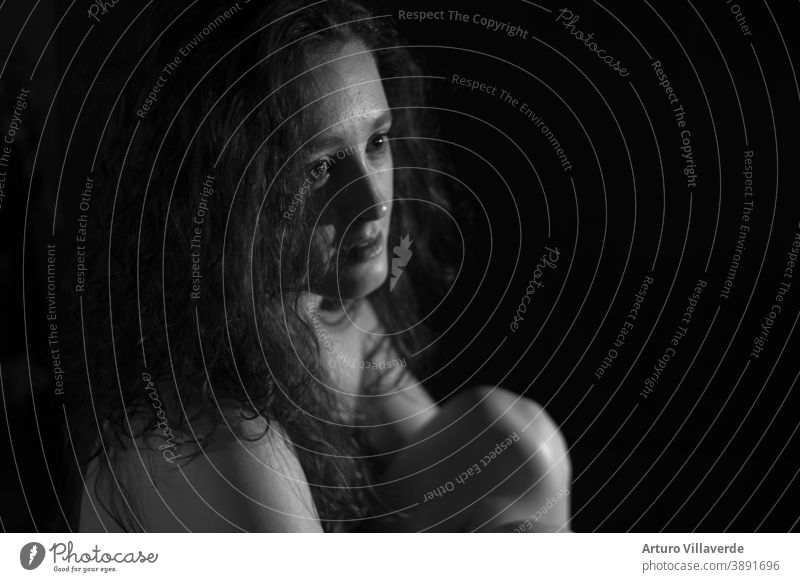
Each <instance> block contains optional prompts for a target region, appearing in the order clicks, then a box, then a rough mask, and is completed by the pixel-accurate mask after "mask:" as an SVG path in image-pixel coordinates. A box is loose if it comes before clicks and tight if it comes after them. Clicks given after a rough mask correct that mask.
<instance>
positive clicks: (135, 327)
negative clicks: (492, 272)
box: [67, 0, 452, 531]
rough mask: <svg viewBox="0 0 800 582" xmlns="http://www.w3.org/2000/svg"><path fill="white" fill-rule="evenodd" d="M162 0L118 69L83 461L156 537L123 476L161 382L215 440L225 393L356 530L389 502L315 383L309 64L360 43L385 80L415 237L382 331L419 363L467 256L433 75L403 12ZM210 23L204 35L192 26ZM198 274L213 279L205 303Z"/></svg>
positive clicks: (100, 215)
mask: <svg viewBox="0 0 800 582" xmlns="http://www.w3.org/2000/svg"><path fill="white" fill-rule="evenodd" d="M167 4H170V6H169V7H168V8H166V9H164V10H162V11H159V12H158V13H157V14H151V15H149V17H148V18H147V19H146V21H145V22H143V23H142V24H141V25H139V26H138V28H137V29H136V30H134V31H132V34H133V35H134V36H136V37H137V39H138V40H139V41H141V46H140V47H139V52H134V53H132V54H134V55H136V56H135V57H134V58H133V59H132V60H131V59H125V60H123V66H122V67H118V68H116V69H114V70H113V72H104V77H105V79H106V81H107V82H108V83H110V84H112V85H113V86H114V90H115V91H116V92H117V93H118V94H119V95H120V98H119V101H118V103H117V106H116V107H115V109H114V111H113V112H112V117H111V120H110V123H109V127H108V131H107V132H106V133H105V136H104V142H103V144H102V149H101V150H100V151H101V157H100V159H99V160H98V167H97V170H96V174H95V180H96V181H95V191H94V194H93V202H92V209H91V217H90V220H91V224H90V227H89V228H88V229H87V232H88V233H89V240H88V241H87V243H86V248H87V256H86V259H85V264H86V265H87V266H88V270H87V279H86V285H85V289H86V293H85V294H84V295H83V298H82V311H81V321H80V323H79V324H77V325H76V329H77V330H78V331H79V332H80V333H81V335H82V336H83V337H82V338H77V337H76V338H75V339H76V341H74V342H72V345H73V349H75V350H76V351H77V350H83V349H85V354H86V360H87V361H88V370H87V369H86V368H84V367H83V362H84V352H82V351H81V352H80V354H78V353H76V354H75V357H73V358H70V359H71V360H73V361H75V362H79V363H80V365H79V366H77V367H76V368H75V370H73V374H72V380H71V381H72V383H73V384H74V386H72V388H71V389H70V390H68V391H67V394H68V395H69V396H70V397H71V398H72V401H71V403H70V409H69V411H70V412H69V416H70V422H69V427H68V428H69V430H70V436H71V439H72V442H74V443H75V446H76V449H77V451H78V455H79V465H80V468H81V470H82V471H85V470H86V467H87V466H89V464H90V463H91V462H92V461H94V462H96V463H97V464H98V467H99V473H98V478H97V481H96V488H97V489H96V493H97V497H98V499H103V500H106V501H107V504H106V502H104V505H106V509H107V510H108V511H109V513H110V514H111V515H112V516H114V519H115V520H116V521H117V522H118V524H119V525H120V526H121V527H123V528H124V529H127V530H136V529H141V526H140V525H139V522H138V519H136V516H135V515H134V514H133V513H132V511H131V509H130V507H131V505H130V504H129V500H128V498H129V495H128V493H126V492H125V491H124V489H123V488H119V487H118V484H116V483H113V484H112V483H111V479H110V478H109V474H110V468H113V466H114V463H115V462H118V453H119V452H120V451H123V450H124V449H125V448H126V447H130V446H131V443H132V442H133V441H132V439H137V438H139V437H142V436H146V435H147V433H148V432H153V431H154V429H153V426H154V424H157V423H158V418H157V416H156V411H155V409H154V407H153V406H152V405H151V400H150V399H149V398H148V391H147V390H145V389H143V382H142V377H143V374H146V377H147V378H149V379H152V383H153V384H154V386H156V387H157V390H158V396H159V398H160V402H161V406H162V409H163V411H164V413H163V414H165V415H166V417H167V418H169V420H170V425H171V426H172V427H173V429H174V430H175V431H176V432H180V433H181V434H188V435H192V437H193V438H194V439H195V440H196V441H197V442H198V443H199V444H200V445H201V446H202V443H203V442H205V441H207V439H208V438H209V437H210V436H211V433H213V431H214V430H215V428H216V427H218V426H219V425H220V424H222V423H223V422H224V418H223V416H222V413H221V406H222V404H223V403H225V404H230V405H232V406H234V407H235V408H236V409H237V410H243V411H246V413H245V414H247V415H252V416H253V417H257V416H262V417H264V418H265V419H266V420H267V423H268V426H269V424H270V423H277V424H278V425H279V426H280V427H281V428H282V429H283V430H284V431H285V433H286V435H288V437H289V439H290V440H291V442H292V444H293V445H294V447H295V449H296V452H297V455H298V459H299V461H300V463H301V466H302V467H303V469H304V471H305V473H306V475H307V477H308V480H309V485H310V489H311V493H312V496H313V499H314V502H315V505H316V508H317V512H318V514H319V516H320V519H321V522H322V525H323V528H324V529H325V530H326V531H341V530H350V529H354V528H355V527H356V526H357V525H358V524H359V523H361V522H363V520H364V519H367V518H368V517H370V515H371V514H374V513H375V507H376V500H375V499H374V498H373V496H372V494H371V493H370V473H371V471H372V470H373V466H372V464H371V462H370V461H369V459H370V458H371V457H370V455H369V454H365V452H367V453H368V452H369V450H368V449H367V448H365V447H366V445H365V443H364V442H362V441H363V439H361V438H360V437H359V432H358V431H357V430H354V429H353V428H349V427H346V426H341V425H340V424H339V423H337V422H336V421H335V418H336V417H335V413H336V407H337V403H336V402H335V401H334V399H333V397H332V396H331V395H330V394H331V391H328V390H324V389H320V388H321V382H322V381H323V379H325V378H326V377H327V376H326V374H327V373H326V367H325V366H324V365H322V364H321V358H320V354H321V352H320V346H319V342H318V340H317V338H316V335H315V334H314V331H313V329H312V328H311V326H310V324H309V322H308V318H307V316H306V315H304V312H303V309H302V307H301V306H300V305H299V304H298V301H297V297H298V295H297V293H298V292H300V291H302V290H304V289H307V288H308V286H309V284H310V282H313V281H314V280H315V279H316V278H318V277H324V276H325V270H326V268H327V266H326V265H322V264H311V265H309V264H308V252H307V250H308V244H309V241H310V240H312V234H313V218H314V216H313V208H312V207H311V206H308V207H306V206H303V205H301V207H300V210H299V214H298V215H297V218H295V219H294V220H293V221H292V222H291V224H290V225H288V226H287V223H286V219H285V218H284V213H285V212H287V210H288V208H289V207H290V205H291V203H292V199H293V197H294V195H295V193H296V192H297V188H298V183H299V178H298V176H301V175H302V172H303V166H302V163H303V160H302V159H301V156H299V155H297V152H298V150H299V148H300V145H301V144H302V143H303V141H304V140H306V139H308V137H309V135H308V131H307V123H308V120H307V119H306V115H305V112H306V110H305V105H306V104H307V103H308V101H309V99H307V97H308V94H309V91H308V76H307V70H306V65H305V63H306V56H307V55H308V54H309V51H311V50H315V49H317V48H319V47H322V46H325V45H328V44H329V43H341V42H347V41H358V42H360V43H362V44H363V45H364V46H365V47H366V48H367V49H368V50H370V51H371V52H372V54H373V55H374V58H375V60H376V63H377V65H378V70H379V72H380V75H381V78H382V79H383V83H384V89H385V91H386V94H387V98H388V102H389V106H390V108H391V109H392V113H393V128H392V132H391V143H392V153H393V158H394V165H395V170H394V191H395V198H396V202H395V205H394V211H393V214H392V224H391V228H392V230H393V232H413V233H415V239H414V248H415V255H414V261H412V262H411V263H410V264H409V266H408V268H407V270H406V272H405V274H404V277H403V279H401V281H400V284H398V286H397V288H396V289H394V291H393V292H392V294H391V305H390V303H389V300H390V295H389V290H388V285H384V286H382V287H381V288H380V289H379V290H377V291H375V292H374V293H373V294H371V295H370V298H369V299H370V301H371V302H372V303H373V305H374V306H375V310H376V312H377V314H378V317H379V319H380V321H381V323H382V325H383V327H384V328H385V329H386V331H387V332H388V333H387V335H386V338H387V339H386V340H385V341H387V342H391V343H392V344H393V347H394V349H395V350H396V351H397V353H398V354H399V356H401V357H406V358H408V360H409V365H410V368H411V369H412V371H415V372H417V373H418V374H420V373H423V370H422V368H421V367H422V366H424V365H426V363H425V362H424V361H423V360H422V359H421V358H420V357H412V356H414V355H416V354H417V352H418V351H420V348H421V347H422V346H423V345H424V342H426V341H427V339H426V337H425V334H424V333H423V332H422V331H421V330H422V329H424V327H423V326H415V325H413V324H414V323H416V322H417V321H418V319H419V314H420V313H423V312H425V311H426V310H427V309H429V308H430V307H432V305H433V304H434V302H435V301H437V298H438V297H441V296H442V291H443V289H445V286H446V285H447V284H448V280H449V278H450V276H451V270H449V269H448V268H447V267H446V261H445V257H448V256H451V255H450V254H451V252H452V249H449V248H447V244H446V243H447V241H448V240H450V239H448V237H447V236H446V235H445V233H446V232H448V231H449V230H450V228H451V224H450V223H449V221H448V220H449V219H448V218H447V209H448V208H450V206H449V205H448V202H447V200H446V197H445V195H444V192H443V188H442V184H441V178H440V174H439V173H438V172H436V171H427V170H426V169H427V168H438V167H440V165H441V161H440V160H438V159H437V158H436V157H435V155H434V149H433V147H432V143H433V140H432V139H430V138H431V137H432V132H433V128H434V127H435V125H434V124H433V123H432V122H431V120H430V118H429V117H428V111H427V110H426V105H425V99H424V96H425V93H426V88H425V85H426V81H425V78H424V77H423V76H422V74H421V69H420V67H419V65H418V64H417V58H416V56H414V58H412V54H411V51H410V50H409V49H408V48H405V47H404V46H403V44H402V42H401V40H400V38H399V37H398V34H397V32H396V29H395V26H394V22H393V20H392V18H391V17H390V16H381V15H376V14H375V13H374V12H373V11H372V10H371V9H370V8H368V7H367V6H366V5H365V3H363V2H359V1H357V0H328V1H326V2H313V3H309V2H308V1H307V0H306V1H303V2H301V1H298V0H285V1H280V2H275V3H261V2H257V1H255V0H254V1H252V2H250V3H249V4H247V5H241V6H240V9H239V10H240V11H239V12H238V13H236V14H232V15H231V16H230V17H224V18H221V16H224V11H225V7H220V3H219V2H217V1H210V0H199V1H197V2H189V1H188V0H187V1H186V2H171V3H167ZM264 4H267V5H266V6H264ZM189 6H190V7H189ZM187 7H188V9H187ZM228 8H230V7H228ZM213 23H216V24H213ZM198 31H201V32H203V33H204V34H203V35H202V37H200V36H193V35H196V34H197V33H198ZM205 33H207V34H205ZM187 47H191V50H187ZM182 48H183V49H184V52H186V53H188V54H187V56H186V57H185V58H183V59H182V62H181V63H180V64H179V66H177V67H174V70H172V71H171V72H170V73H169V77H168V79H167V78H166V77H164V78H165V79H167V85H166V89H165V90H164V93H163V96H159V98H158V100H157V101H156V102H154V104H153V106H152V108H151V109H149V110H147V111H143V110H142V109H141V108H142V104H143V103H145V102H146V100H147V97H148V94H149V92H150V91H152V88H153V85H154V83H155V80H156V79H157V78H158V76H159V75H166V73H165V72H164V71H163V68H164V67H165V65H166V64H167V63H169V62H172V61H173V59H174V57H175V56H177V55H179V54H182V53H180V52H179V51H180V50H181V49H182ZM140 55H144V57H143V59H142V60H141V62H139V63H138V64H137V63H136V60H137V59H138V58H139V56H140ZM200 64H201V65H200ZM126 67H127V68H126ZM137 111H138V112H139V114H138V115H137ZM209 175H212V176H213V193H211V191H210V190H209V195H208V196H206V197H205V198H203V200H204V201H205V202H206V205H205V206H206V207H205V208H204V209H203V211H204V216H203V225H202V242H201V244H202V252H201V253H199V257H198V256H197V255H196V256H194V257H193V256H192V252H191V249H190V244H189V241H190V240H191V239H192V236H193V235H195V234H196V232H195V230H194V229H195V226H196V224H195V222H193V221H194V219H195V218H196V217H197V213H198V208H199V201H200V199H201V193H202V191H203V183H204V182H205V181H206V180H207V176H209ZM209 183H210V182H209ZM404 198H405V199H417V200H424V201H427V202H430V203H424V204H419V203H409V202H408V201H407V200H404ZM443 210H444V212H443ZM419 225H424V228H420V226H419ZM433 236H435V237H437V241H436V244H435V245H433V244H431V241H430V238H431V237H433ZM193 264H194V268H195V269H196V271H193V270H192V269H193ZM193 272H199V273H201V274H202V279H201V281H202V282H201V288H202V292H201V293H196V294H195V296H194V297H195V298H194V299H192V297H193V296H192V292H193V287H192V285H193V280H192V276H191V274H192V273H193ZM195 282H196V281H195ZM75 313H76V314H77V313H78V310H77V308H76V310H75ZM76 317H77V316H76ZM409 329H410V331H403V330H409ZM84 346H85V348H84ZM87 371H88V374H89V378H88V380H90V381H88V382H87V378H86V374H87ZM95 419H96V421H95ZM131 419H136V422H131ZM209 421H210V422H209ZM209 426H210V427H211V428H210V429H204V428H203V427H209ZM268 430H269V429H268ZM100 488H102V489H103V492H102V493H101V492H100Z"/></svg>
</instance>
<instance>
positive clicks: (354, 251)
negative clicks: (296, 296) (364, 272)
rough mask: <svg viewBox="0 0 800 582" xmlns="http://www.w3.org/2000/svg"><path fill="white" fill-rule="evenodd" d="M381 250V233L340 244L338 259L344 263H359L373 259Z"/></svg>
mask: <svg viewBox="0 0 800 582" xmlns="http://www.w3.org/2000/svg"><path fill="white" fill-rule="evenodd" d="M382 250H383V233H382V232H381V231H378V232H377V233H375V234H374V235H371V236H364V237H359V238H358V239H356V240H354V241H348V242H346V243H343V244H342V247H341V251H340V253H339V254H340V257H342V260H343V262H345V263H361V262H364V261H368V260H370V259H373V258H375V257H376V256H377V255H378V254H380V252H381V251H382Z"/></svg>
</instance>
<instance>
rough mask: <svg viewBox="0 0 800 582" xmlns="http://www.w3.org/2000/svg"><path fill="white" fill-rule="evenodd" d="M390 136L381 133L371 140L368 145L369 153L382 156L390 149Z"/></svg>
mask: <svg viewBox="0 0 800 582" xmlns="http://www.w3.org/2000/svg"><path fill="white" fill-rule="evenodd" d="M389 141H390V138H389V134H388V133H379V134H378V135H376V136H374V137H373V138H372V139H370V140H369V142H368V143H367V153H368V154H372V155H380V154H382V153H384V152H385V151H386V150H388V149H389Z"/></svg>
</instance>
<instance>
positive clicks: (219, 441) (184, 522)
mask: <svg viewBox="0 0 800 582" xmlns="http://www.w3.org/2000/svg"><path fill="white" fill-rule="evenodd" d="M248 422H254V421H248ZM262 422H263V421H262ZM223 431H227V428H226V427H220V428H219V430H218V432H219V433H221V432H223ZM124 457H125V458H124V459H123V463H122V464H123V465H124V471H122V472H121V473H120V475H118V478H119V479H120V481H121V482H123V483H124V485H125V487H126V489H127V492H128V497H129V498H130V499H131V500H132V501H133V504H134V512H135V514H136V517H137V519H138V521H139V522H140V523H141V525H142V527H143V528H144V529H145V530H146V531H159V532H166V531H187V530H188V531H196V532H235V531H259V532H287V531H306V532H318V531H322V528H321V525H320V522H319V518H318V516H317V513H316V510H315V507H314V502H313V499H312V497H311V491H310V488H309V486H308V483H307V481H306V477H305V473H304V472H303V469H302V467H301V466H300V462H299V460H298V459H297V456H296V455H295V453H294V451H293V450H292V446H291V444H290V443H289V441H288V440H287V439H286V438H285V437H284V435H283V433H282V432H280V431H279V430H276V427H274V426H273V427H271V428H270V430H269V431H267V433H266V434H265V435H264V436H263V437H261V438H259V439H257V440H254V441H248V440H244V439H238V438H233V437H232V436H230V437H226V438H221V437H215V438H214V439H212V440H211V442H210V443H209V444H208V445H206V446H204V447H203V448H202V449H201V450H199V451H197V454H196V456H195V457H194V458H191V459H189V458H182V459H179V460H176V461H175V462H172V463H171V462H169V461H167V460H165V459H164V458H163V457H162V455H161V454H160V452H159V451H158V449H155V450H150V449H149V448H140V449H138V450H129V451H126V452H125V454H124ZM89 490H90V492H91V493H92V494H93V493H94V491H93V489H92V488H91V487H90V488H89ZM94 506H95V507H96V508H97V509H98V510H99V505H98V504H97V503H95V504H94ZM84 508H85V509H86V504H84ZM89 510H90V511H91V508H89ZM83 521H84V520H83V517H82V519H81V522H82V523H81V525H82V528H81V529H83ZM101 521H102V522H103V523H105V519H101Z"/></svg>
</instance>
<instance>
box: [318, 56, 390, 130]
mask: <svg viewBox="0 0 800 582" xmlns="http://www.w3.org/2000/svg"><path fill="white" fill-rule="evenodd" d="M307 64H308V67H309V69H310V72H309V77H310V84H309V85H310V94H309V101H315V102H314V103H312V105H311V106H310V107H309V111H310V115H311V120H312V124H313V125H314V126H315V129H316V131H325V130H327V129H328V128H329V127H330V128H331V130H334V131H336V130H339V131H344V130H347V129H348V128H350V129H352V128H353V127H354V126H358V125H361V124H364V123H369V122H371V121H372V120H373V119H374V118H376V117H378V116H380V115H381V114H382V113H384V112H385V111H386V110H387V109H388V107H389V104H388V102H387V99H386V94H385V92H384V90H383V83H382V82H381V77H380V74H379V73H378V67H377V65H376V63H375V58H374V57H373V56H372V54H371V53H370V52H368V51H367V49H366V47H365V46H364V45H363V44H362V43H359V42H347V43H337V44H330V45H324V46H322V47H321V48H319V49H318V50H316V51H314V52H313V53H312V54H310V55H309V58H308V59H307ZM334 125H336V127H331V126H334Z"/></svg>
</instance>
